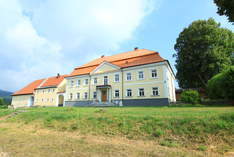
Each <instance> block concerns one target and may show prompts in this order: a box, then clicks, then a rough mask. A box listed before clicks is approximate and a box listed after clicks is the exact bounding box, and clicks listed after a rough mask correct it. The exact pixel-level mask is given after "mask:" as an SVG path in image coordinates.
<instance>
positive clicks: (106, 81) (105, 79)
mask: <svg viewBox="0 0 234 157" xmlns="http://www.w3.org/2000/svg"><path fill="white" fill-rule="evenodd" d="M103 81H104V85H108V76H104V80H103Z"/></svg>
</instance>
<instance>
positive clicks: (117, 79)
mask: <svg viewBox="0 0 234 157" xmlns="http://www.w3.org/2000/svg"><path fill="white" fill-rule="evenodd" d="M115 82H119V74H115Z"/></svg>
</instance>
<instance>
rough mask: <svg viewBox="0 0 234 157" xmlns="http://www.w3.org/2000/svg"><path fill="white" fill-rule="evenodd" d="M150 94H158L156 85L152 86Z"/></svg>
mask: <svg viewBox="0 0 234 157" xmlns="http://www.w3.org/2000/svg"><path fill="white" fill-rule="evenodd" d="M152 94H153V96H157V95H159V94H158V87H153V88H152Z"/></svg>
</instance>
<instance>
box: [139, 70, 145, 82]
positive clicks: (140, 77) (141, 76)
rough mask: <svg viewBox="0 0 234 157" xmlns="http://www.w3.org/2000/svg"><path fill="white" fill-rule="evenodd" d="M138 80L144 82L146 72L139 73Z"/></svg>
mask: <svg viewBox="0 0 234 157" xmlns="http://www.w3.org/2000/svg"><path fill="white" fill-rule="evenodd" d="M138 79H139V80H143V79H144V72H143V71H139V72H138Z"/></svg>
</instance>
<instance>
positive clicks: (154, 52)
mask: <svg viewBox="0 0 234 157" xmlns="http://www.w3.org/2000/svg"><path fill="white" fill-rule="evenodd" d="M128 52H131V51H128ZM154 54H159V53H158V52H156V51H152V53H149V54H143V55H141V56H135V57H128V58H124V59H117V60H113V61H106V60H104V61H103V62H109V63H113V62H118V61H123V60H127V59H130V58H131V59H132V58H139V57H142V56H149V55H154ZM117 55H118V54H117ZM106 57H111V56H106ZM101 63H102V62H101ZM101 63H99V64H93V65H88V66H80V67H76V68H75V70H77V69H83V68H87V67H93V66H97V65H100V64H101Z"/></svg>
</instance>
